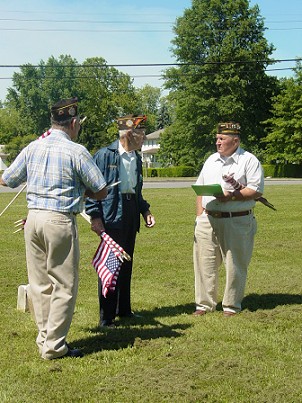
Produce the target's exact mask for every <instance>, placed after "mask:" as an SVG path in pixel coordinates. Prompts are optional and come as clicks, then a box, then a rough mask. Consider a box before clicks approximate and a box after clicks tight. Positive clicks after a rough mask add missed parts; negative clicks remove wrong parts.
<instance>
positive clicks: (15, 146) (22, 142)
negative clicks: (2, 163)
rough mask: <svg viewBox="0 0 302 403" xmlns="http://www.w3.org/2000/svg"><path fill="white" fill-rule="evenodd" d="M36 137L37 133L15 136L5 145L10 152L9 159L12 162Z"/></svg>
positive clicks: (6, 150)
mask: <svg viewBox="0 0 302 403" xmlns="http://www.w3.org/2000/svg"><path fill="white" fill-rule="evenodd" d="M36 139H37V136H36V135H35V134H28V135H25V136H16V137H14V138H13V139H12V140H11V141H10V142H9V143H8V144H7V145H6V146H5V152H6V153H8V154H9V155H8V157H7V161H8V162H12V161H13V160H14V159H15V158H16V157H17V155H18V154H19V153H20V151H21V150H22V149H23V148H24V147H26V146H27V145H28V144H29V143H30V142H31V141H34V140H36Z"/></svg>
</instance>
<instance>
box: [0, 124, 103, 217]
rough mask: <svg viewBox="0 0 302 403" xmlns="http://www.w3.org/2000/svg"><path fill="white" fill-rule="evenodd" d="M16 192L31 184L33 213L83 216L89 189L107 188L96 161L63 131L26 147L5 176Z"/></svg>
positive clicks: (28, 200) (30, 199) (29, 205)
mask: <svg viewBox="0 0 302 403" xmlns="http://www.w3.org/2000/svg"><path fill="white" fill-rule="evenodd" d="M2 177H3V180H4V182H5V183H6V184H7V185H8V186H9V187H11V188H15V187H17V186H19V185H21V184H22V183H24V182H27V204H28V208H29V209H42V210H53V211H61V212H67V213H79V212H81V211H82V210H83V196H84V192H85V189H86V188H88V189H90V190H92V191H93V192H98V191H99V190H101V189H103V188H104V187H105V186H106V182H105V180H104V177H103V175H102V173H101V171H100V170H99V168H98V167H97V165H96V164H95V162H94V161H93V158H92V157H91V155H90V154H89V152H88V151H87V150H86V148H85V147H83V146H82V145H80V144H77V143H74V142H72V141H71V140H70V138H69V136H68V135H67V134H66V133H64V132H63V131H60V130H53V131H52V132H51V135H49V136H48V137H46V138H44V139H38V140H35V141H33V142H32V143H30V144H29V145H28V146H27V147H25V148H24V149H23V150H22V151H21V153H20V154H19V155H18V156H17V158H16V159H15V160H14V162H13V163H12V164H11V165H10V166H9V168H7V169H6V170H5V171H4V173H3V175H2Z"/></svg>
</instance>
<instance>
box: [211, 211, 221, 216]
mask: <svg viewBox="0 0 302 403" xmlns="http://www.w3.org/2000/svg"><path fill="white" fill-rule="evenodd" d="M212 216H213V217H215V218H220V217H221V212H220V211H217V212H216V213H213V214H212Z"/></svg>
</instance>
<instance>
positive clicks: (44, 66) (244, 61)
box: [0, 58, 302, 69]
mask: <svg viewBox="0 0 302 403" xmlns="http://www.w3.org/2000/svg"><path fill="white" fill-rule="evenodd" d="M300 61H302V58H294V59H272V60H226V61H216V62H209V61H204V62H200V63H177V62H176V63H140V64H135V63H133V64H104V65H99V64H74V65H61V64H60V65H53V66H49V65H32V64H28V65H26V64H25V65H24V64H1V65H0V68H42V69H46V68H49V69H54V68H62V67H63V68H65V67H66V68H80V67H84V68H86V67H87V68H96V67H99V68H108V67H109V68H110V67H119V68H121V67H123V68H124V67H171V66H203V65H225V64H253V63H268V64H275V63H283V62H300Z"/></svg>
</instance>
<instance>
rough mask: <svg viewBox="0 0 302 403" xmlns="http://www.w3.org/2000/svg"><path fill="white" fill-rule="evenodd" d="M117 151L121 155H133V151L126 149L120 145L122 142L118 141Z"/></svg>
mask: <svg viewBox="0 0 302 403" xmlns="http://www.w3.org/2000/svg"><path fill="white" fill-rule="evenodd" d="M118 152H119V154H120V155H121V156H122V155H123V154H126V155H127V156H128V157H135V152H134V151H126V150H125V149H124V147H123V146H122V143H121V142H119V146H118Z"/></svg>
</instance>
